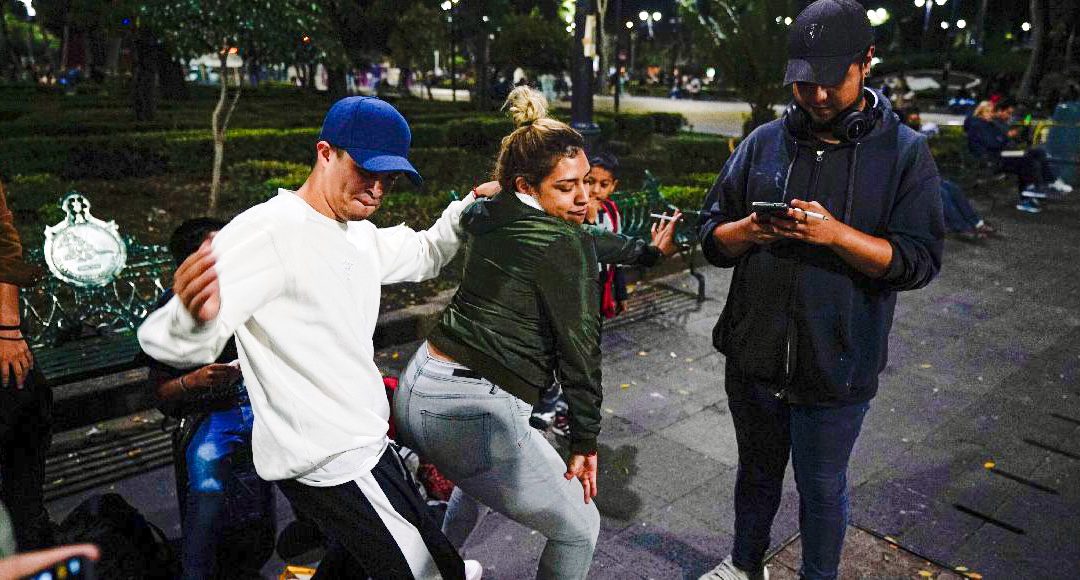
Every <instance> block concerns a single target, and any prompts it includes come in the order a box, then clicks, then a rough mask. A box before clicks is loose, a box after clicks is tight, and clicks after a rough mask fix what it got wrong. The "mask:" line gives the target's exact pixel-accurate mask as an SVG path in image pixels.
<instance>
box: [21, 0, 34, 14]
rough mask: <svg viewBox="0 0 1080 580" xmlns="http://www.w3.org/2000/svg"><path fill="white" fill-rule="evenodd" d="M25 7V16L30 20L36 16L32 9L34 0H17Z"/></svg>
mask: <svg viewBox="0 0 1080 580" xmlns="http://www.w3.org/2000/svg"><path fill="white" fill-rule="evenodd" d="M19 1H20V2H22V3H23V6H26V15H27V16H29V17H30V18H33V17H35V16H37V10H35V9H34V0H19Z"/></svg>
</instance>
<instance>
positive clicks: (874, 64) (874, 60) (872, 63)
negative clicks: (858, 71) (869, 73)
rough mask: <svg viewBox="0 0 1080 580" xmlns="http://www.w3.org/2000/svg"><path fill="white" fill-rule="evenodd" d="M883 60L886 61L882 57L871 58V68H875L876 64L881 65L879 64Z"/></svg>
mask: <svg viewBox="0 0 1080 580" xmlns="http://www.w3.org/2000/svg"><path fill="white" fill-rule="evenodd" d="M883 62H885V61H883V60H881V59H880V58H878V57H876V56H875V57H874V58H872V59H870V68H874V67H875V66H877V65H879V64H881V63H883Z"/></svg>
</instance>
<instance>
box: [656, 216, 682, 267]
mask: <svg viewBox="0 0 1080 580" xmlns="http://www.w3.org/2000/svg"><path fill="white" fill-rule="evenodd" d="M664 215H665V216H666V215H667V213H666V212H665V213H664ZM681 219H682V212H680V211H678V210H676V211H675V215H673V216H671V219H665V220H661V219H658V220H657V221H655V222H653V225H652V231H651V232H650V235H651V236H652V245H654V246H656V249H658V250H660V253H661V254H663V255H664V256H671V255H672V254H674V253H675V252H676V251H678V249H679V246H677V245H676V244H675V226H676V225H678V223H679V220H681Z"/></svg>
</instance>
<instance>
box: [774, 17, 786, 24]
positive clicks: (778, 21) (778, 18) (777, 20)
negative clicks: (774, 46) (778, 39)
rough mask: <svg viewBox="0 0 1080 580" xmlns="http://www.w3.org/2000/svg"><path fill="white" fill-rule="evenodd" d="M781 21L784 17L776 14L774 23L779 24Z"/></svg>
mask: <svg viewBox="0 0 1080 580" xmlns="http://www.w3.org/2000/svg"><path fill="white" fill-rule="evenodd" d="M783 21H784V17H783V16H777V17H776V23H777V24H780V23H781V22H783Z"/></svg>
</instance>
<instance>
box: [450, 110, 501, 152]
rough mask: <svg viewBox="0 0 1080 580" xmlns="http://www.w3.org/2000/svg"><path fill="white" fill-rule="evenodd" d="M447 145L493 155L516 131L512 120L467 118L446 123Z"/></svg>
mask: <svg viewBox="0 0 1080 580" xmlns="http://www.w3.org/2000/svg"><path fill="white" fill-rule="evenodd" d="M445 127H446V138H445V143H446V145H448V146H450V147H460V148H461V149H465V150H466V151H472V152H484V153H492V152H495V151H497V150H498V149H499V143H500V142H501V141H502V138H503V137H505V136H507V135H509V134H510V132H511V131H513V130H514V124H513V123H512V122H511V121H510V119H491V118H483V117H481V118H465V119H456V120H453V121H447V122H446V125H445Z"/></svg>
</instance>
